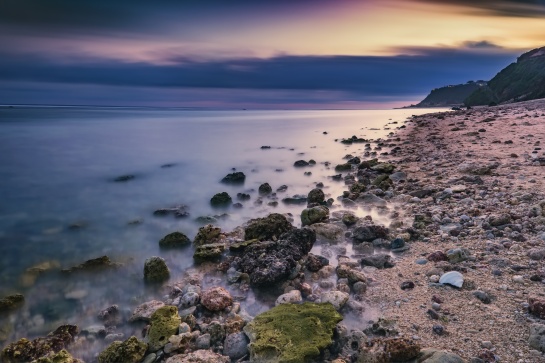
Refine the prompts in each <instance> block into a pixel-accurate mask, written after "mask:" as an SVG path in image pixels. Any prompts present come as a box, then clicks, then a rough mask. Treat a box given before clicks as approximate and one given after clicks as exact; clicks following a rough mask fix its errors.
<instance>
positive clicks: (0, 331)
mask: <svg viewBox="0 0 545 363" xmlns="http://www.w3.org/2000/svg"><path fill="white" fill-rule="evenodd" d="M436 111H437V109H433V110H430V109H397V110H298V111H279V110H275V111H261V110H182V109H148V108H103V107H102V108H101V107H30V106H17V107H0V195H1V198H0V298H2V297H4V296H7V295H9V294H13V293H21V294H23V295H24V296H25V304H24V305H23V306H22V307H21V308H20V309H18V310H17V311H15V312H14V313H12V314H10V315H9V316H3V317H0V348H1V347H3V346H5V345H6V344H8V343H10V342H12V341H14V340H17V339H19V338H21V337H28V338H33V337H36V336H42V335H45V334H47V333H48V332H49V331H51V330H53V329H54V328H55V327H56V326H58V325H60V324H64V323H71V324H76V325H78V326H79V327H80V329H85V328H86V327H87V328H89V327H93V326H97V325H100V321H99V320H97V314H98V312H99V311H101V310H102V309H105V308H107V307H109V306H111V305H113V304H117V305H118V306H119V307H120V308H121V309H123V310H124V311H125V312H126V313H127V314H130V311H131V310H132V309H134V307H135V306H137V305H138V304H140V303H142V302H145V301H148V300H152V299H161V298H163V294H164V291H163V290H162V289H159V288H153V287H149V286H147V285H146V284H144V281H143V271H142V270H143V265H144V261H145V260H146V259H147V258H149V257H151V256H160V257H162V258H164V259H165V260H166V262H167V265H168V266H169V268H170V270H171V281H176V280H177V279H178V278H181V276H183V275H184V274H186V273H187V272H188V271H191V270H192V269H195V268H196V266H195V263H194V261H193V257H192V255H193V249H192V247H188V248H186V249H182V250H167V251H165V250H161V249H160V248H159V244H158V241H159V240H160V239H161V238H162V237H164V236H165V235H166V234H168V233H171V232H174V231H179V232H182V233H184V234H186V235H187V236H188V237H189V238H191V239H192V238H193V237H194V236H195V235H196V233H197V231H198V229H199V228H200V227H201V226H203V222H202V221H201V220H202V218H201V219H199V217H205V219H206V220H208V221H212V222H213V223H214V224H215V225H217V226H219V227H221V228H222V230H224V231H231V230H232V229H234V228H235V227H237V226H240V225H242V224H243V223H245V222H246V221H248V220H249V219H252V218H257V217H264V216H266V215H268V214H270V213H291V214H292V215H293V220H294V222H293V224H294V225H296V226H300V225H301V223H300V214H301V211H302V209H304V208H305V206H304V205H292V204H286V203H283V202H282V199H283V198H285V197H288V196H293V195H297V194H305V195H306V194H307V193H308V192H309V191H310V190H311V189H313V188H315V187H316V185H317V184H318V183H323V185H324V186H323V190H324V192H325V193H326V196H327V197H328V198H333V199H334V200H335V203H334V205H333V207H332V210H337V209H341V206H340V203H339V202H338V201H337V198H338V197H339V196H340V195H341V194H342V191H343V190H347V187H346V186H345V185H344V183H343V182H342V181H335V180H334V179H332V178H331V177H332V176H333V175H335V174H337V173H336V172H335V170H334V166H335V165H337V164H340V163H343V162H345V161H346V160H344V159H343V158H344V157H345V156H346V155H348V154H350V155H353V156H360V157H361V156H362V154H363V151H364V144H353V145H345V144H343V143H341V142H340V141H341V140H342V139H343V138H349V137H352V136H353V135H355V136H357V137H361V138H365V139H379V138H383V139H384V138H387V137H388V135H390V134H391V133H392V132H395V131H396V128H397V127H399V126H401V125H402V124H403V122H404V121H405V120H406V119H407V118H408V117H410V116H411V115H418V114H423V113H429V112H436ZM311 159H313V160H315V161H316V164H315V165H313V166H308V167H303V168H297V167H294V162H295V161H297V160H306V161H308V160H311ZM234 171H241V172H243V173H244V174H245V175H246V180H245V182H244V184H242V185H226V184H223V183H221V182H220V181H221V179H222V178H223V177H224V176H226V175H227V174H229V173H232V172H234ZM121 176H130V178H128V179H129V180H126V181H116V179H117V178H118V177H121ZM262 183H269V184H270V185H271V187H272V189H273V191H276V189H277V188H279V187H280V186H282V185H285V186H287V190H285V191H283V192H275V194H273V195H271V196H268V197H262V198H261V199H259V194H258V192H257V190H258V188H259V186H260V185H261V184H262ZM224 191H225V192H227V193H229V194H230V195H231V196H232V198H233V202H235V203H236V202H240V203H241V204H242V207H241V208H234V207H232V206H231V207H227V208H223V209H217V208H214V207H213V206H212V205H211V204H210V199H211V197H212V196H213V195H214V194H216V193H219V192H224ZM237 193H247V194H249V195H250V199H249V200H247V201H238V200H237V197H236V196H237ZM260 201H261V202H260ZM180 205H184V206H186V210H187V212H188V215H187V216H185V217H183V218H176V217H175V216H172V215H166V216H156V215H154V211H156V210H158V209H161V208H171V207H175V206H180ZM356 212H357V213H359V215H361V216H363V215H365V214H366V213H368V211H356ZM377 218H379V217H377ZM100 256H108V257H109V258H110V259H111V260H112V261H115V262H119V263H121V264H122V267H121V268H118V269H115V270H113V271H105V272H99V273H95V274H92V275H89V274H82V273H72V274H65V273H60V272H59V270H60V269H67V268H70V267H72V266H76V265H79V264H81V263H83V262H84V261H86V260H89V259H93V258H97V257H100ZM33 267H34V268H35V267H38V269H39V270H40V271H43V273H41V274H36V273H30V274H29V273H28V271H29V269H32V268H33ZM30 271H32V270H30ZM215 282H216V283H217V281H215ZM210 283H211V284H212V283H214V281H211V282H210ZM249 300H250V301H248V302H242V303H241V304H242V305H244V304H247V305H248V306H247V308H248V310H249V311H250V310H251V309H252V306H250V305H253V309H254V311H259V310H260V309H265V308H267V304H270V302H260V301H259V296H254V297H253V298H252V299H249ZM256 306H257V307H256ZM130 329H133V330H134V329H136V328H125V330H121V332H119V331H118V332H114V333H117V334H123V336H125V337H128V335H129V334H133V333H135V332H134V331H130ZM123 336H120V339H122V337H123ZM101 344H102V345H104V344H106V343H104V342H102V343H100V344H99V343H97V344H95V345H93V348H90V347H87V348H81V350H82V351H83V350H85V349H87V352H80V353H79V356H80V357H85V356H86V354H87V355H88V354H91V353H92V354H96V351H98V350H99V348H100V346H101ZM93 349H94V351H93ZM89 352H91V353H89Z"/></svg>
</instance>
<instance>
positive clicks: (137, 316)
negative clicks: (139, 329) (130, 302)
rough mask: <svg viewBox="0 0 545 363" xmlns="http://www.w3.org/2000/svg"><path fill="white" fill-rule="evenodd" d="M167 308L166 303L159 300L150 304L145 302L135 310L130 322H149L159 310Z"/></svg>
mask: <svg viewBox="0 0 545 363" xmlns="http://www.w3.org/2000/svg"><path fill="white" fill-rule="evenodd" d="M163 306H165V303H164V302H162V301H158V300H151V301H148V302H145V303H143V304H141V305H139V306H137V307H136V309H134V311H133V313H132V315H131V317H130V318H129V322H134V321H138V320H142V321H146V322H149V321H150V318H151V316H152V315H153V313H154V312H156V311H157V309H159V308H162V307H163Z"/></svg>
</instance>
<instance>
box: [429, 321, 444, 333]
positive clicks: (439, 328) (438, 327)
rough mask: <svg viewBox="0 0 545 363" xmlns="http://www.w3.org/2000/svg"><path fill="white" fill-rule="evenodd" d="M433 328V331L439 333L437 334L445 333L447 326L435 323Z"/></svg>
mask: <svg viewBox="0 0 545 363" xmlns="http://www.w3.org/2000/svg"><path fill="white" fill-rule="evenodd" d="M431 330H432V331H433V333H434V334H437V335H443V334H445V327H444V326H442V325H441V324H435V325H434V326H433V327H432V328H431Z"/></svg>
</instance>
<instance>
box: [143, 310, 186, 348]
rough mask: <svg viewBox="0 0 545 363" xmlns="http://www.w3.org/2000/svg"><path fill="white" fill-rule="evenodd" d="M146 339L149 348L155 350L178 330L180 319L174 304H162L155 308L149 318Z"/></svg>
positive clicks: (163, 344)
mask: <svg viewBox="0 0 545 363" xmlns="http://www.w3.org/2000/svg"><path fill="white" fill-rule="evenodd" d="M150 323H151V326H150V328H149V330H148V334H147V337H146V338H147V341H148V345H149V350H150V351H151V352H156V351H158V350H159V349H161V348H162V347H164V346H165V344H167V343H168V339H169V338H170V336H172V335H175V334H176V333H177V332H178V327H179V326H180V323H181V319H180V316H179V315H178V308H177V307H176V306H169V305H166V306H163V307H161V308H159V309H157V310H156V311H155V312H154V313H153V314H152V315H151V319H150Z"/></svg>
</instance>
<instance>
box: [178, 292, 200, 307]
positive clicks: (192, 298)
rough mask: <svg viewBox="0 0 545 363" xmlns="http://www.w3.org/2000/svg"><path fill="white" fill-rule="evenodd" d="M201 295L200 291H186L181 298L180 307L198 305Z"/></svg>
mask: <svg viewBox="0 0 545 363" xmlns="http://www.w3.org/2000/svg"><path fill="white" fill-rule="evenodd" d="M199 300H200V296H199V294H198V293H196V292H193V291H190V292H187V293H185V294H184V295H183V296H182V298H181V299H180V307H181V308H182V309H187V308H190V307H192V306H196V305H197V304H198V303H199Z"/></svg>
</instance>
